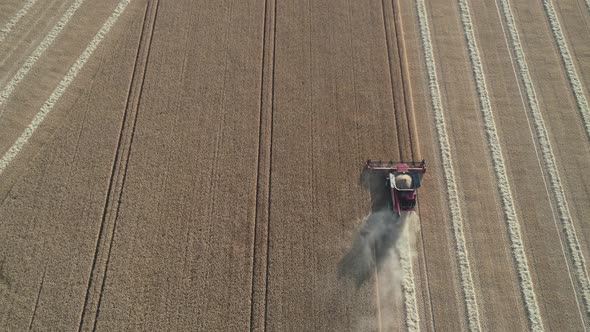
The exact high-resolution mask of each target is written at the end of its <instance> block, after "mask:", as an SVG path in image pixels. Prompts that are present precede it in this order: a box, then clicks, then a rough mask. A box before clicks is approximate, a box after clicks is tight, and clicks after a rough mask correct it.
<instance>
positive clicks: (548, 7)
mask: <svg viewBox="0 0 590 332" xmlns="http://www.w3.org/2000/svg"><path fill="white" fill-rule="evenodd" d="M589 1H590V0H586V4H588V3H589ZM543 7H544V8H545V14H547V19H548V20H549V24H550V25H551V31H552V32H553V38H554V39H555V42H556V44H557V47H558V48H559V55H560V56H561V60H562V62H563V65H564V67H565V72H566V74H567V78H568V81H569V83H570V87H571V89H572V92H573V94H574V97H575V99H576V103H577V104H578V111H579V112H580V116H581V117H582V121H583V123H584V128H585V129H586V134H587V135H588V139H589V140H590V106H589V105H588V100H587V99H586V96H585V94H584V87H583V86H582V81H581V80H580V77H579V76H578V71H577V70H576V66H575V65H574V61H573V60H572V56H571V55H570V51H569V47H568V46H567V42H566V40H565V36H564V35H563V31H562V29H561V23H560V22H559V18H558V16H557V13H556V12H555V8H554V7H553V2H552V1H551V0H543ZM589 8H590V7H589Z"/></svg>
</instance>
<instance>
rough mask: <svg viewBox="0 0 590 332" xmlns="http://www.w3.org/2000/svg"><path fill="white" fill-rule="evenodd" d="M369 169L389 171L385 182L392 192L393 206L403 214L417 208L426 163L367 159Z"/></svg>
mask: <svg viewBox="0 0 590 332" xmlns="http://www.w3.org/2000/svg"><path fill="white" fill-rule="evenodd" d="M365 169H366V170H367V171H378V172H384V173H387V174H386V175H385V184H386V186H387V187H388V188H389V191H390V193H391V203H392V205H391V208H392V210H393V212H394V213H396V214H397V215H398V216H401V213H402V212H411V211H414V210H415V208H416V199H417V191H416V190H417V189H418V188H419V187H420V181H421V180H422V176H424V173H426V163H425V162H424V160H422V161H421V162H415V161H411V162H403V161H393V160H391V161H382V160H367V164H366V165H365Z"/></svg>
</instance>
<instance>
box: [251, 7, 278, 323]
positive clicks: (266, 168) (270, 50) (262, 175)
mask: <svg viewBox="0 0 590 332" xmlns="http://www.w3.org/2000/svg"><path fill="white" fill-rule="evenodd" d="M263 29H264V31H263V36H262V42H263V44H262V68H261V73H260V80H261V90H260V115H259V116H260V122H259V129H258V130H259V131H258V133H259V136H258V162H257V164H258V174H257V179H256V183H257V186H256V211H255V220H254V242H253V248H252V286H251V287H252V289H251V305H250V331H265V330H266V324H267V316H268V313H267V311H268V308H267V307H268V305H267V304H268V292H269V287H268V280H269V263H270V262H269V259H270V257H269V256H270V255H269V254H270V253H269V250H270V236H269V233H270V204H271V203H270V181H271V176H270V172H271V163H272V131H273V110H274V66H275V44H276V3H275V1H273V0H267V1H265V3H264V25H263ZM258 247H260V250H259V248H258ZM257 280H258V282H257Z"/></svg>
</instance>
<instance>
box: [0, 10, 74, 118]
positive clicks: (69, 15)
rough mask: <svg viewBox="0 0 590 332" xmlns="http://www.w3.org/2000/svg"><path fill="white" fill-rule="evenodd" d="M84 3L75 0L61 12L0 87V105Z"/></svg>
mask: <svg viewBox="0 0 590 332" xmlns="http://www.w3.org/2000/svg"><path fill="white" fill-rule="evenodd" d="M83 3H84V0H75V1H74V2H73V3H72V4H71V5H70V7H69V8H68V9H67V10H66V12H65V13H64V14H63V16H62V17H61V19H60V20H59V21H58V22H57V24H55V26H54V27H53V28H52V29H51V31H49V32H48V33H47V35H46V36H45V38H44V39H43V40H42V41H41V43H40V44H39V45H38V46H37V48H36V49H35V50H34V51H33V53H31V55H30V56H29V57H28V58H27V61H26V62H25V63H24V64H23V65H22V66H21V68H20V69H19V70H18V72H17V73H16V74H15V75H14V77H13V78H12V79H11V80H10V82H8V84H7V85H6V86H5V87H4V88H2V91H0V106H2V104H4V103H5V102H6V100H7V99H8V98H9V97H10V95H12V93H13V92H14V90H15V88H16V86H17V85H18V84H19V83H20V82H21V81H22V80H23V79H24V78H25V76H27V74H28V73H29V71H30V70H31V68H33V66H34V65H35V63H36V62H37V61H38V60H39V58H41V56H42V55H43V53H45V51H46V50H47V49H48V48H49V47H50V46H51V44H53V42H54V41H55V39H57V37H58V36H59V34H60V33H61V32H62V30H63V29H64V27H65V26H66V25H67V24H68V22H69V21H70V19H71V18H72V16H73V15H74V13H75V12H76V10H78V8H80V6H81V5H82V4H83ZM2 113H3V109H0V116H1V115H2Z"/></svg>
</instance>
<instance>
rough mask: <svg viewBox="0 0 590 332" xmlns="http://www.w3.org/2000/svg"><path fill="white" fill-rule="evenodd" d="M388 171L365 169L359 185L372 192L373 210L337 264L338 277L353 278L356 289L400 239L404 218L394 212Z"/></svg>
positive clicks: (370, 275) (367, 278)
mask: <svg viewBox="0 0 590 332" xmlns="http://www.w3.org/2000/svg"><path fill="white" fill-rule="evenodd" d="M386 175H387V173H382V172H375V171H373V172H368V171H363V172H362V173H361V176H360V184H361V186H363V188H365V189H366V190H368V191H369V193H370V195H371V213H370V214H369V215H368V216H367V217H366V218H365V220H364V222H363V224H362V225H361V227H360V228H359V230H358V231H357V233H356V235H355V237H354V240H353V242H352V246H351V248H350V249H349V250H348V252H347V253H346V254H345V255H344V257H342V259H341V260H340V262H339V263H338V279H341V278H348V279H351V280H353V281H354V283H355V285H356V287H357V289H358V288H360V287H361V286H362V285H363V284H364V283H365V282H367V281H368V280H369V279H370V278H371V277H372V275H373V273H375V272H376V271H378V270H379V268H380V267H381V265H382V263H383V262H384V261H385V259H386V258H387V257H388V256H389V255H390V254H391V252H392V250H394V248H395V247H396V244H397V242H398V240H399V238H400V234H401V233H402V231H403V224H402V220H401V219H400V218H399V217H398V216H397V215H395V214H394V213H393V212H392V209H391V196H390V192H389V188H387V187H386V181H385V178H386Z"/></svg>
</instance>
